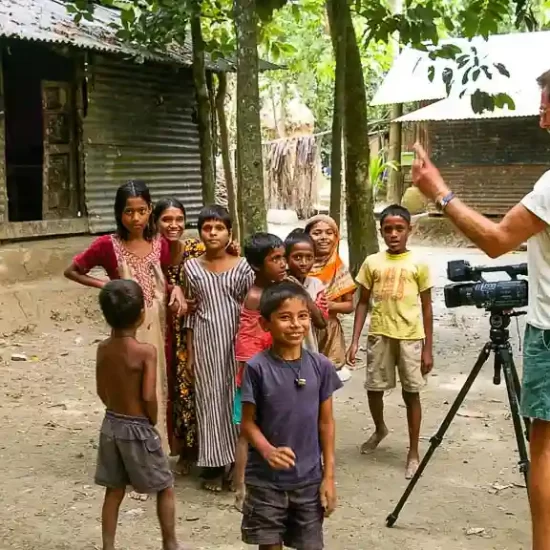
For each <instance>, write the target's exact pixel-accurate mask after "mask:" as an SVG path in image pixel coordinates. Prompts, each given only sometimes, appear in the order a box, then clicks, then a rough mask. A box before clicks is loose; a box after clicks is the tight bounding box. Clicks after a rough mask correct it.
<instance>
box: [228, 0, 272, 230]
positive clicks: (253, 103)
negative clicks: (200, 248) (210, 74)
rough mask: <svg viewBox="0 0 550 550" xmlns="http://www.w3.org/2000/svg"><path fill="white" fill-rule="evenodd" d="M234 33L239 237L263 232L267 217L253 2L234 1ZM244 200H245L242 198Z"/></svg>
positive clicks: (256, 33) (246, 0) (250, 0)
mask: <svg viewBox="0 0 550 550" xmlns="http://www.w3.org/2000/svg"><path fill="white" fill-rule="evenodd" d="M235 29H236V34H237V179H238V185H239V192H240V197H241V200H240V201H239V210H240V212H241V220H242V234H243V237H245V236H247V235H250V234H251V233H254V232H256V231H265V229H266V227H267V215H266V204H265V191H264V173H263V162H262V140H261V128H260V93H259V88H258V19H257V14H256V2H255V0H235ZM245 197H246V200H244V198H245Z"/></svg>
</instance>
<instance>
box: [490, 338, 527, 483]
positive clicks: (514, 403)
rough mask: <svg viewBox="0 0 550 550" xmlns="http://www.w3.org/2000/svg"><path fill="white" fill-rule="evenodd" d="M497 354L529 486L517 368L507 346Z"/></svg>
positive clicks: (499, 349)
mask: <svg viewBox="0 0 550 550" xmlns="http://www.w3.org/2000/svg"><path fill="white" fill-rule="evenodd" d="M496 353H498V354H499V356H500V358H501V362H502V370H503V372H504V380H505V381H506V390H507V391H508V402H509V404H510V412H511V413H512V422H513V424H514V432H515V435H516V443H517V446H518V452H519V471H520V472H521V473H522V474H523V477H524V478H525V485H527V476H528V473H529V456H528V454H527V446H526V444H525V439H524V437H523V432H522V426H521V415H520V413H519V399H518V394H517V393H516V392H517V386H516V384H515V380H514V371H515V369H516V367H515V365H514V359H513V358H512V353H511V352H510V348H509V347H508V346H507V345H506V346H499V347H498V349H497V351H496ZM516 378H517V373H516ZM518 383H519V380H518Z"/></svg>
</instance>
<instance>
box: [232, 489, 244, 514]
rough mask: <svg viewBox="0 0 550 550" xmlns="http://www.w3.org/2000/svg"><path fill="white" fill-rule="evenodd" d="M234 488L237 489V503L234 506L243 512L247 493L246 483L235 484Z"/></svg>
mask: <svg viewBox="0 0 550 550" xmlns="http://www.w3.org/2000/svg"><path fill="white" fill-rule="evenodd" d="M234 490H235V503H234V504H233V506H234V507H235V509H236V510H238V511H239V512H242V511H243V504H244V497H245V494H246V491H245V487H244V485H241V486H235V487H234Z"/></svg>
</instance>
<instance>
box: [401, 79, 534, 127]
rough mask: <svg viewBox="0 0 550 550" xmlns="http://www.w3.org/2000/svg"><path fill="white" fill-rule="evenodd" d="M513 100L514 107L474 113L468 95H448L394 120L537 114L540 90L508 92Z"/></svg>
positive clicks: (456, 118) (512, 116)
mask: <svg viewBox="0 0 550 550" xmlns="http://www.w3.org/2000/svg"><path fill="white" fill-rule="evenodd" d="M508 93H509V95H510V97H512V99H513V100H514V103H515V107H516V108H515V109H514V110H511V109H507V108H504V109H495V110H494V111H486V112H484V113H481V114H480V113H475V112H474V111H473V110H472V106H471V103H470V97H469V96H465V97H463V98H462V99H459V98H457V97H448V98H446V99H442V100H441V101H437V102H436V103H432V104H431V105H428V106H427V107H423V108H422V109H418V110H417V111H413V112H412V113H407V114H406V115H403V116H401V117H399V118H397V119H395V121H396V122H423V121H427V120H469V119H476V120H477V119H485V118H519V117H531V116H538V115H539V104H540V91H539V90H538V88H537V87H536V84H535V83H534V86H533V87H532V88H531V89H524V90H519V91H516V92H508Z"/></svg>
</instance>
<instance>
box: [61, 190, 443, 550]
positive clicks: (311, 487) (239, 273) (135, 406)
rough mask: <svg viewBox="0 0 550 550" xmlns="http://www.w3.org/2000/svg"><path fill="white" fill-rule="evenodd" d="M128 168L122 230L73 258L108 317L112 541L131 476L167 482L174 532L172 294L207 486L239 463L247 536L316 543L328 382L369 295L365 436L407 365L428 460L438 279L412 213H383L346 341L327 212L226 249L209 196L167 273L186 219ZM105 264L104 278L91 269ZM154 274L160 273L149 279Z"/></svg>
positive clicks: (226, 230)
mask: <svg viewBox="0 0 550 550" xmlns="http://www.w3.org/2000/svg"><path fill="white" fill-rule="evenodd" d="M130 183H131V185H130V184H127V186H126V191H125V193H126V198H125V202H124V204H123V206H122V208H121V207H120V205H118V207H117V205H115V217H116V219H117V228H118V231H117V234H116V235H114V236H109V237H100V239H99V240H98V241H100V244H98V241H96V243H94V244H93V245H92V247H91V248H90V249H88V251H86V252H84V253H83V254H81V255H80V256H77V258H75V260H74V262H73V264H72V266H71V267H70V268H69V269H68V270H67V272H66V275H67V276H68V277H69V278H71V279H73V280H76V281H78V282H80V283H83V284H87V285H88V286H94V287H100V288H101V291H100V298H99V300H100V305H101V309H102V311H103V314H104V316H105V319H106V320H107V322H108V323H109V325H110V326H111V328H112V333H111V336H110V338H108V339H107V340H106V341H105V342H103V343H101V344H100V345H99V348H98V355H97V386H98V394H99V396H100V398H101V400H102V402H103V403H104V405H105V407H106V409H107V412H106V415H105V419H104V421H103V425H102V428H101V435H100V445H99V454H98V465H97V472H96V482H97V483H98V484H100V485H102V486H105V487H106V495H105V501H104V506H103V515H102V524H103V541H104V542H103V544H104V546H103V547H104V550H112V549H113V548H114V535H115V530H116V524H117V520H118V510H119V507H120V503H121V502H122V499H123V497H124V494H125V491H126V487H127V486H132V487H133V489H134V490H135V491H138V492H143V493H157V495H158V516H159V520H160V524H161V531H162V537H163V545H164V548H165V550H172V549H174V548H178V546H177V541H176V536H175V520H174V517H175V516H174V493H173V478H172V473H171V471H170V467H169V463H168V459H167V448H168V447H169V445H167V444H166V443H165V439H167V438H169V432H170V427H169V424H170V419H169V418H168V419H167V420H168V422H166V421H165V423H164V424H162V419H163V416H162V411H166V410H169V407H168V409H166V408H165V407H166V406H167V403H168V404H169V402H170V400H171V399H170V397H169V396H168V397H167V394H169V393H170V391H169V389H168V390H167V389H166V386H167V378H170V376H169V375H168V376H167V374H166V370H165V372H164V373H162V372H161V371H162V368H165V365H166V362H165V361H161V360H159V356H161V355H165V353H164V347H163V346H162V345H160V344H159V343H158V339H157V338H156V336H155V337H151V333H152V332H154V327H155V326H156V323H157V322H163V321H164V322H166V319H164V318H161V317H160V316H158V315H157V317H156V318H153V315H152V314H151V308H152V307H154V304H155V303H158V307H160V306H161V305H163V301H164V303H166V304H168V306H169V309H170V310H171V311H172V312H173V314H174V318H175V319H178V323H179V324H178V326H179V327H180V329H181V331H182V332H181V334H183V335H184V340H185V345H186V347H185V350H186V355H185V357H186V363H185V365H186V367H185V368H186V372H187V373H188V374H190V377H189V378H190V379H192V381H193V390H194V394H193V398H194V403H195V412H196V429H197V440H198V441H197V443H198V445H197V447H198V449H197V451H198V454H197V457H196V461H197V464H198V465H199V466H201V467H203V475H204V476H205V485H206V488H208V489H210V490H221V488H222V486H223V483H224V481H225V476H226V474H227V471H228V468H227V466H229V465H232V464H234V468H232V475H233V485H234V487H235V489H236V491H237V505H238V506H239V508H240V509H242V514H243V519H242V537H243V541H244V542H245V543H248V544H251V545H257V546H258V547H259V548H260V549H263V550H278V549H281V548H282V547H283V545H285V546H288V547H291V548H297V549H303V550H318V549H319V550H320V549H321V548H323V532H322V525H323V518H324V517H326V516H328V515H330V514H331V513H332V511H333V510H334V507H335V504H336V494H335V481H334V479H335V477H334V475H335V450H334V447H335V443H334V441H335V425H334V418H333V405H332V395H333V393H334V392H335V391H336V390H338V389H339V388H340V387H341V386H342V380H341V379H342V378H344V377H345V376H343V373H342V368H343V367H344V366H345V363H346V362H347V363H348V364H350V365H352V366H353V365H354V364H355V358H356V354H357V351H358V347H359V339H360V335H361V332H362V329H363V325H364V323H365V321H366V317H367V313H368V312H369V310H370V314H371V321H370V329H369V336H368V345H367V347H368V350H367V381H366V389H367V392H368V399H369V406H370V410H371V414H372V416H373V420H374V423H375V432H374V434H373V435H372V436H371V438H370V439H369V440H368V441H367V442H366V443H365V444H364V445H363V447H362V452H369V451H372V450H373V449H374V448H376V446H377V445H378V444H379V443H380V441H381V440H382V439H383V438H384V437H385V436H386V435H387V433H388V429H387V427H386V424H385V422H384V417H383V395H384V391H386V390H388V389H391V388H393V387H395V385H396V376H395V368H396V367H397V368H398V371H399V376H400V380H401V383H402V388H403V397H404V400H405V403H406V405H407V418H408V422H409V433H410V448H409V456H408V460H407V466H406V475H407V477H410V476H411V475H413V474H414V471H415V470H416V468H417V467H418V438H419V428H420V419H421V409H420V400H419V391H420V389H421V388H422V386H423V385H424V382H425V375H426V374H427V373H428V372H429V370H430V369H431V366H432V363H433V360H432V351H431V345H432V316H431V298H430V288H431V284H430V281H429V273H428V269H427V267H426V265H425V264H424V263H422V262H421V261H419V259H418V258H417V257H416V256H415V255H414V254H413V253H412V252H410V251H408V250H407V238H408V236H409V233H410V222H411V220H410V215H409V213H408V212H407V211H406V210H405V209H404V208H402V207H400V206H392V207H389V208H388V209H386V211H384V213H383V214H382V216H381V231H382V235H383V237H384V240H385V242H386V245H387V250H386V251H385V252H381V253H379V254H376V255H373V256H370V257H368V258H367V259H366V261H365V263H364V264H363V266H362V268H361V270H360V272H359V274H358V276H357V279H356V282H357V284H358V285H359V287H360V293H359V294H360V296H359V301H358V304H357V310H356V316H355V322H354V331H353V339H352V342H351V345H350V347H349V349H348V350H347V352H346V347H345V341H344V335H343V330H342V326H341V324H340V319H339V315H340V314H344V313H352V312H353V310H354V294H355V282H354V281H353V279H352V278H351V275H350V274H349V272H348V271H347V268H346V267H345V265H344V263H343V262H342V260H341V259H340V257H339V255H338V239H339V237H338V228H337V226H336V224H335V223H334V221H333V220H332V219H331V218H329V217H328V216H318V217H315V218H313V219H312V220H310V222H308V224H307V226H306V228H305V230H303V229H297V230H294V231H292V232H291V233H290V234H289V235H288V237H287V239H286V240H285V241H284V242H283V241H282V240H281V239H279V238H278V237H276V236H275V235H271V234H269V233H257V234H255V235H252V236H251V237H250V238H249V239H248V240H247V242H246V245H245V247H244V258H241V257H240V256H239V255H238V254H237V253H236V251H235V250H232V248H234V246H233V245H232V238H231V219H230V218H229V215H228V214H227V211H225V210H224V209H223V208H221V207H218V206H212V207H205V208H204V209H203V210H202V211H201V213H200V215H199V221H198V229H199V234H200V239H201V241H202V246H203V250H201V254H198V255H197V256H196V257H193V258H186V261H185V262H184V263H182V264H181V266H182V269H181V270H180V273H181V277H180V278H179V279H178V280H177V281H176V282H177V284H174V285H173V286H170V285H169V284H167V280H168V281H170V280H171V281H174V279H173V278H169V277H168V279H166V278H163V277H162V272H163V268H164V267H165V266H166V265H172V266H173V265H174V264H175V263H177V261H175V258H174V250H176V248H175V246H176V245H175V244H174V245H171V244H170V241H172V242H173V243H176V242H181V241H180V239H181V234H182V232H183V229H182V227H181V223H180V224H179V226H178V224H177V223H176V222H174V223H173V224H172V226H170V224H169V223H167V224H166V228H165V230H164V231H163V230H162V213H161V215H160V217H158V216H156V215H155V218H157V225H159V227H161V232H162V235H163V236H157V235H156V233H155V231H156V229H155V228H154V227H153V225H152V223H151V219H152V217H151V212H152V206H151V201H150V197H149V198H147V197H145V199H144V198H143V193H142V191H143V190H140V191H139V192H137V191H136V182H130ZM132 185H133V187H132ZM128 186H130V188H128ZM119 191H120V190H119ZM137 199H141V202H140V201H139V200H137ZM117 200H119V197H118V194H117ZM120 200H122V199H120ZM174 200H175V199H174ZM119 202H120V201H119ZM178 204H180V203H178ZM167 208H168V207H167ZM169 208H172V209H174V207H173V206H171V207H169ZM178 209H179V208H176V209H175V211H174V212H173V215H174V218H176V217H177V210H178ZM181 209H183V206H181ZM181 209H179V210H181ZM166 211H167V210H166V209H165V210H164V212H166ZM147 214H149V215H147ZM183 214H184V211H183ZM165 217H166V216H165ZM170 227H172V230H170ZM146 231H147V232H148V234H147V235H146V234H145V233H146ZM107 239H108V240H107ZM106 242H109V243H111V246H112V248H113V249H114V252H113V254H112V255H111V256H109V253H107V254H106V250H105V249H108V247H107V245H106V244H105V243H106ZM166 243H168V244H166ZM177 246H180V245H177ZM102 247H103V248H102ZM98 249H100V250H101V252H98ZM90 250H92V251H91V252H90ZM171 252H172V253H171ZM106 258H110V259H107V260H106ZM144 259H148V260H149V261H148V262H146V263H145V264H144V263H143V260H144ZM176 260H178V261H179V260H181V258H176ZM109 262H111V263H110V264H109ZM127 264H128V265H129V268H125V266H126V265H127ZM98 265H101V266H103V267H105V269H106V271H107V274H108V275H109V278H110V279H111V281H110V282H108V283H106V284H105V283H104V282H103V281H101V280H99V279H95V278H93V277H90V276H89V275H88V272H89V271H90V269H91V268H92V267H94V266H98ZM132 267H133V269H132ZM165 271H166V270H165ZM152 275H153V277H152ZM155 277H156V278H157V279H158V281H159V283H160V282H162V284H163V285H164V288H160V286H162V285H158V286H155V285H154V284H153V283H152V282H151V281H154V280H155ZM181 286H183V289H182V288H181ZM155 289H156V290H157V291H158V299H157V302H155V297H156V296H157V294H155ZM180 318H181V320H179V319H180ZM157 336H158V335H157ZM166 355H168V354H166ZM163 365H164V367H163ZM168 416H170V414H168ZM167 424H168V428H167V427H166V425H167ZM155 426H157V427H158V431H157V429H156V428H155Z"/></svg>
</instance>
